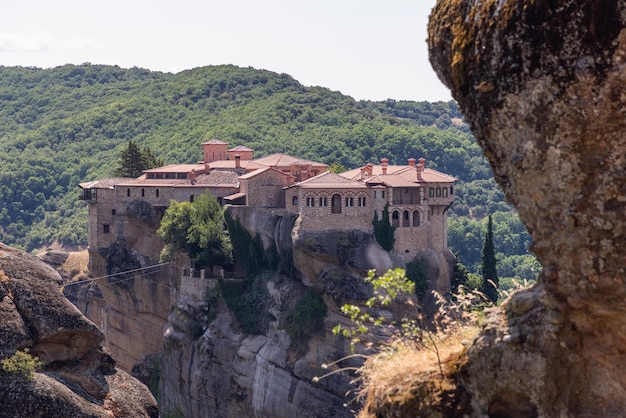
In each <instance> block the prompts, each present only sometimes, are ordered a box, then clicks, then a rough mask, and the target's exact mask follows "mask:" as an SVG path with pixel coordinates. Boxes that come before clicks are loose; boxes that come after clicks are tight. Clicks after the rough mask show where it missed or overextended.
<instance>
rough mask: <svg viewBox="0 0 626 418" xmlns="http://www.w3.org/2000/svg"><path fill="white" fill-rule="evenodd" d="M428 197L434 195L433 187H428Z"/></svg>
mask: <svg viewBox="0 0 626 418" xmlns="http://www.w3.org/2000/svg"><path fill="white" fill-rule="evenodd" d="M428 197H435V188H434V187H430V188H429V189H428Z"/></svg>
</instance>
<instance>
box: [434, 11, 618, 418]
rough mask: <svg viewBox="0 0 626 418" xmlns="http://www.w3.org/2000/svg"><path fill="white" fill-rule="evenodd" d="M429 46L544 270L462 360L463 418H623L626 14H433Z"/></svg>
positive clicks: (490, 323)
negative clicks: (467, 401) (466, 401)
mask: <svg viewBox="0 0 626 418" xmlns="http://www.w3.org/2000/svg"><path fill="white" fill-rule="evenodd" d="M428 44H429V48H430V57H431V62H432V64H433V67H434V68H435V70H436V71H437V73H438V75H439V77H440V78H441V79H442V80H443V81H444V83H445V84H446V85H447V86H448V87H449V88H450V89H451V91H452V93H453V96H454V98H455V99H456V100H457V101H458V103H459V105H460V107H461V109H462V111H463V112H464V114H465V116H466V119H467V121H468V122H469V124H470V126H471V128H472V130H473V132H474V133H475V135H476V138H477V140H478V142H479V143H480V145H481V146H482V148H483V150H484V152H485V155H486V156H487V157H488V159H489V161H490V163H491V165H492V167H493V171H494V174H495V177H496V180H497V181H498V183H499V184H500V186H501V187H502V188H503V190H504V192H505V194H506V197H507V198H508V200H509V201H510V202H512V203H513V204H514V205H515V207H516V208H517V210H518V211H519V215H520V218H521V219H522V220H523V222H524V223H525V224H526V226H527V228H528V230H529V232H530V233H531V235H532V237H533V240H534V245H533V251H534V253H535V254H536V255H537V257H538V259H539V261H540V262H541V264H542V266H543V273H542V275H541V277H540V279H539V282H538V284H537V285H536V286H535V287H534V288H533V289H531V290H530V291H527V292H525V293H520V294H517V295H516V296H515V297H514V298H513V299H512V300H510V301H509V302H508V303H507V304H506V305H505V306H504V307H503V308H502V309H500V310H499V311H497V312H496V313H494V314H493V316H492V317H491V318H490V319H489V320H488V321H487V324H486V325H485V329H484V330H483V331H482V333H481V335H480V337H479V338H478V339H477V340H476V341H475V343H474V344H473V346H472V347H471V348H470V349H469V350H468V352H467V359H466V361H467V364H466V366H465V367H464V369H463V373H462V374H461V375H460V378H461V382H462V384H463V385H464V386H465V388H466V389H467V390H468V392H469V393H470V395H471V398H472V400H471V406H472V414H473V415H474V416H490V417H532V416H546V417H555V416H576V417H613V416H621V415H623V411H625V410H626V389H625V388H626V374H625V373H624V372H623V370H622V367H621V365H622V364H623V362H624V361H625V360H626V358H625V354H624V353H626V303H625V296H626V283H625V279H626V273H625V270H624V260H625V258H626V246H625V245H624V243H625V242H626V222H625V218H624V214H625V212H624V210H625V208H626V197H625V196H624V190H625V186H626V171H625V168H626V135H624V133H625V132H626V118H625V117H624V109H625V108H626V107H625V104H626V95H625V94H624V91H625V86H626V3H624V2H623V1H616V0H594V1H583V0H559V1H552V2H545V1H544V2H542V1H533V0H502V1H491V0H485V1H470V0H439V1H438V3H437V5H436V7H435V8H434V10H433V12H432V15H431V19H430V24H429V40H428Z"/></svg>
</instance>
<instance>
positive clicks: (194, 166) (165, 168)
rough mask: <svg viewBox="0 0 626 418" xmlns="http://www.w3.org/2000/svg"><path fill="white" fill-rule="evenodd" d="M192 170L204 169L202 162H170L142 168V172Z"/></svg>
mask: <svg viewBox="0 0 626 418" xmlns="http://www.w3.org/2000/svg"><path fill="white" fill-rule="evenodd" d="M192 170H196V171H204V164H170V165H165V166H163V167H156V168H151V169H149V170H144V171H143V172H144V173H189V172H190V171H192Z"/></svg>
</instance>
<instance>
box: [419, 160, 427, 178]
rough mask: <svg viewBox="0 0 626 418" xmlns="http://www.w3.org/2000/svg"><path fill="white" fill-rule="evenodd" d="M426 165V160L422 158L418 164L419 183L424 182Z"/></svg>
mask: <svg viewBox="0 0 626 418" xmlns="http://www.w3.org/2000/svg"><path fill="white" fill-rule="evenodd" d="M425 165H426V159H425V158H420V159H419V163H418V164H417V181H424V179H423V178H422V173H423V172H424V166H425Z"/></svg>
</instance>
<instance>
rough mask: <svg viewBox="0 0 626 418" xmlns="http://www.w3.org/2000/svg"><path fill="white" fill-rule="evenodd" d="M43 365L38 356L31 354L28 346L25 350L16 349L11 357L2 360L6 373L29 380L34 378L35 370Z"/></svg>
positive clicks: (0, 363)
mask: <svg viewBox="0 0 626 418" xmlns="http://www.w3.org/2000/svg"><path fill="white" fill-rule="evenodd" d="M42 365H43V364H42V363H41V361H40V360H39V358H38V357H33V356H32V355H30V353H29V350H28V348H25V349H24V351H16V352H15V354H13V355H12V356H11V357H9V358H7V359H4V360H2V361H0V367H1V368H2V371H3V372H4V373H6V374H9V375H14V376H20V377H23V378H25V379H29V380H30V379H32V378H33V372H34V371H36V370H38V369H40V368H41V366H42Z"/></svg>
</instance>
